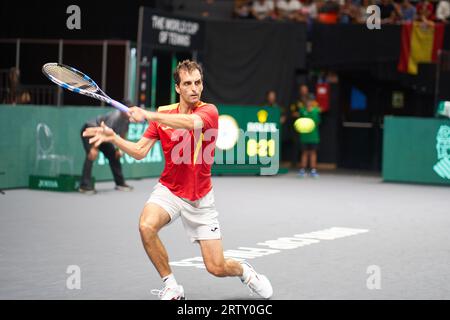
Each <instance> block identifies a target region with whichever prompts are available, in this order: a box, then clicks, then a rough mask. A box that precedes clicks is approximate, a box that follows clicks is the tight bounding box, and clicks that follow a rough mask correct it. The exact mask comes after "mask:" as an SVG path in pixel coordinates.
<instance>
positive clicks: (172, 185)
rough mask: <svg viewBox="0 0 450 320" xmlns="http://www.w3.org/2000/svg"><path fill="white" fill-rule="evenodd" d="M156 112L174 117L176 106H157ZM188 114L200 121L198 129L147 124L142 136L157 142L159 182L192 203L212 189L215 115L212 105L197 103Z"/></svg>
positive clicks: (216, 117) (216, 129) (216, 112)
mask: <svg viewBox="0 0 450 320" xmlns="http://www.w3.org/2000/svg"><path fill="white" fill-rule="evenodd" d="M158 112H161V113H168V114H178V113H179V103H175V104H171V105H168V106H162V107H159V108H158ZM192 114H196V115H198V116H199V117H200V118H201V119H202V120H203V128H202V129H201V130H200V129H197V130H190V131H189V130H187V129H174V128H171V127H169V126H166V125H163V124H160V123H158V122H155V121H151V122H150V123H149V126H148V128H147V130H146V131H145V133H144V137H146V138H148V139H159V140H160V141H161V146H162V150H163V152H164V158H165V161H166V164H165V167H164V171H163V172H162V174H161V177H160V179H159V182H160V183H161V184H162V185H164V186H166V187H167V188H168V189H169V190H170V191H171V192H172V193H173V194H175V195H176V196H178V197H180V198H184V199H187V200H190V201H195V200H198V199H200V198H203V197H204V196H205V195H206V194H207V193H208V192H209V191H211V189H212V183H211V165H212V163H213V161H214V149H215V146H216V140H217V133H218V123H219V113H218V111H217V108H216V106H214V105H213V104H209V103H204V102H199V103H197V105H196V106H195V108H194V109H193V110H192Z"/></svg>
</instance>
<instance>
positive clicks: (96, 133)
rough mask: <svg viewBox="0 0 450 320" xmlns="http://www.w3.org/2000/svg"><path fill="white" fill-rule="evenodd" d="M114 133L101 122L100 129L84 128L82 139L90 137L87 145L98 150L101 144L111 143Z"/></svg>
mask: <svg viewBox="0 0 450 320" xmlns="http://www.w3.org/2000/svg"><path fill="white" fill-rule="evenodd" d="M115 135H116V133H115V132H114V130H113V129H111V128H110V127H108V126H107V125H106V124H105V122H103V121H102V123H101V126H100V127H92V128H86V129H85V130H84V131H83V137H92V138H90V139H89V143H90V144H93V145H94V147H96V148H98V147H99V146H100V145H101V144H102V143H103V142H111V141H112V140H113V139H114V136H115Z"/></svg>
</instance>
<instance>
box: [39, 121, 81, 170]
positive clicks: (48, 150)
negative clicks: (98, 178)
mask: <svg viewBox="0 0 450 320" xmlns="http://www.w3.org/2000/svg"><path fill="white" fill-rule="evenodd" d="M41 161H49V162H50V164H51V165H50V172H49V174H50V175H51V176H57V175H59V173H60V169H61V163H63V162H67V164H68V165H69V168H70V172H69V173H70V174H73V171H74V170H73V157H71V156H66V155H62V154H55V153H54V141H53V133H52V131H51V130H50V128H49V127H48V126H47V125H46V124H45V123H39V124H38V125H37V127H36V162H35V166H34V172H35V173H37V172H38V168H39V163H40V162H41Z"/></svg>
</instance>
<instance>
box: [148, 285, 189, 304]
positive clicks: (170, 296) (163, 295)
mask: <svg viewBox="0 0 450 320" xmlns="http://www.w3.org/2000/svg"><path fill="white" fill-rule="evenodd" d="M151 293H152V294H154V295H155V296H158V298H159V299H160V300H185V299H186V298H185V297H184V289H183V286H180V285H177V286H176V287H167V286H166V287H164V288H163V289H162V290H157V289H153V290H152V291H151Z"/></svg>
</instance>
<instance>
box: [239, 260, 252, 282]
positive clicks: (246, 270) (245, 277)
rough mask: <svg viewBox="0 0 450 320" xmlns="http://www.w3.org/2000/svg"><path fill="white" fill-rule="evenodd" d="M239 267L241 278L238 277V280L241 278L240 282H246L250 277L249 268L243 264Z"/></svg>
mask: <svg viewBox="0 0 450 320" xmlns="http://www.w3.org/2000/svg"><path fill="white" fill-rule="evenodd" d="M241 267H242V270H243V271H242V276H240V277H239V278H241V280H242V281H244V282H245V281H247V280H248V278H249V277H250V267H249V266H248V265H246V264H245V263H241Z"/></svg>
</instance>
